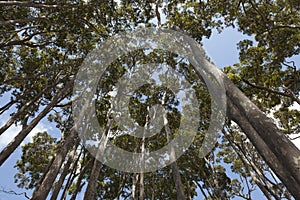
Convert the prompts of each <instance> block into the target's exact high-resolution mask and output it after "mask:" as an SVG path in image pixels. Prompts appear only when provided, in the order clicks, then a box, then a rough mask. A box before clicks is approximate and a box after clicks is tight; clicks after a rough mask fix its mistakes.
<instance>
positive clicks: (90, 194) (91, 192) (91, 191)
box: [84, 116, 113, 200]
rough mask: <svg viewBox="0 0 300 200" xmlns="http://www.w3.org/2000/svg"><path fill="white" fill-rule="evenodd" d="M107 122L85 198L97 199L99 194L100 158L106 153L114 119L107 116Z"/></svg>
mask: <svg viewBox="0 0 300 200" xmlns="http://www.w3.org/2000/svg"><path fill="white" fill-rule="evenodd" d="M107 119H108V120H107V124H106V127H105V131H104V133H103V135H102V137H101V140H100V142H99V143H100V145H99V147H98V151H97V155H96V158H95V161H94V165H93V169H92V172H91V177H90V180H89V183H88V186H87V188H86V191H85V193H84V200H94V199H97V196H96V191H97V181H98V177H99V174H100V169H101V166H102V163H101V162H100V161H99V160H98V158H99V157H101V156H102V155H103V153H104V150H105V147H106V144H107V141H108V136H109V135H108V133H109V130H110V128H111V126H112V124H113V120H112V119H109V117H108V116H107Z"/></svg>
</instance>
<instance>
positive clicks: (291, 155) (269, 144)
mask: <svg viewBox="0 0 300 200" xmlns="http://www.w3.org/2000/svg"><path fill="white" fill-rule="evenodd" d="M184 38H185V39H186V40H185V41H186V42H187V43H188V44H189V48H190V49H189V50H190V51H191V52H193V57H190V62H191V63H192V64H193V65H194V66H197V67H195V68H194V69H195V72H196V73H197V75H198V77H199V78H200V79H201V78H202V77H201V72H200V70H199V68H198V67H202V69H203V70H204V71H205V74H207V75H208V76H210V77H213V78H214V79H215V80H216V81H217V82H219V85H220V87H221V86H222V84H220V82H223V84H224V87H225V91H226V97H227V115H228V117H229V118H230V119H232V120H233V121H235V122H236V123H237V124H238V125H239V126H240V127H241V129H242V130H243V131H244V132H245V134H246V135H247V137H248V138H249V139H250V141H251V142H252V144H253V145H254V146H255V148H256V149H257V151H258V152H259V154H260V155H261V156H262V157H263V158H264V160H265V161H266V163H267V164H268V165H269V167H270V168H271V169H272V170H273V171H274V172H275V173H276V175H277V176H278V177H279V178H280V180H281V181H282V182H283V183H284V184H285V186H286V187H287V188H288V190H289V191H290V192H291V194H292V195H293V196H294V197H295V199H300V190H299V188H300V150H299V149H298V148H297V147H296V146H295V145H294V144H293V143H292V142H291V141H290V140H289V139H288V138H287V137H286V136H285V135H284V134H283V133H282V131H280V130H279V129H278V127H276V125H275V124H274V123H273V122H272V121H271V120H270V119H269V118H268V117H267V116H266V115H265V114H264V113H263V112H262V111H261V110H259V108H258V107H257V106H256V105H255V104H254V103H252V102H251V101H250V100H249V99H248V98H247V97H246V96H245V95H244V94H243V93H242V92H241V91H240V90H239V89H238V88H237V87H236V86H235V85H234V84H233V82H232V81H231V80H229V78H228V77H227V76H226V75H225V74H224V73H222V72H221V70H219V69H218V68H217V67H216V66H215V65H214V64H212V63H210V62H209V61H207V60H205V59H204V58H205V53H204V51H203V49H202V48H201V47H200V46H199V45H197V44H195V42H194V41H193V40H192V39H191V38H188V37H184ZM199 58H200V59H199ZM213 84H214V83H213Z"/></svg>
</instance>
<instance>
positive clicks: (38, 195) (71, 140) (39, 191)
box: [31, 127, 79, 200]
mask: <svg viewBox="0 0 300 200" xmlns="http://www.w3.org/2000/svg"><path fill="white" fill-rule="evenodd" d="M74 129H75V128H74V127H73V128H72V129H71V131H70V135H68V137H67V138H66V140H65V141H64V142H62V144H61V147H60V149H59V151H58V152H57V154H56V156H55V158H54V161H53V163H52V165H51V167H50V169H49V171H48V172H47V174H46V175H45V178H44V180H43V181H42V183H41V185H40V187H38V188H36V190H35V191H34V192H33V194H32V198H31V199H32V200H40V199H46V198H47V196H48V194H49V192H50V190H51V187H52V185H53V183H54V181H55V179H56V176H57V174H58V173H59V170H60V168H61V166H62V164H63V162H64V160H65V158H66V156H67V153H68V151H69V150H70V149H71V148H72V146H73V145H76V144H78V142H79V140H78V138H77V133H76V131H75V130H74Z"/></svg>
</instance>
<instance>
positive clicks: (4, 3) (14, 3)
mask: <svg viewBox="0 0 300 200" xmlns="http://www.w3.org/2000/svg"><path fill="white" fill-rule="evenodd" d="M0 5H1V6H22V7H34V8H56V9H57V8H77V7H78V5H57V4H41V3H34V2H31V1H0Z"/></svg>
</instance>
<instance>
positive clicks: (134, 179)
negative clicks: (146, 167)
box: [131, 174, 139, 200]
mask: <svg viewBox="0 0 300 200" xmlns="http://www.w3.org/2000/svg"><path fill="white" fill-rule="evenodd" d="M138 179H139V174H133V175H132V187H131V196H132V199H133V200H137V199H138V195H137V181H138Z"/></svg>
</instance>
